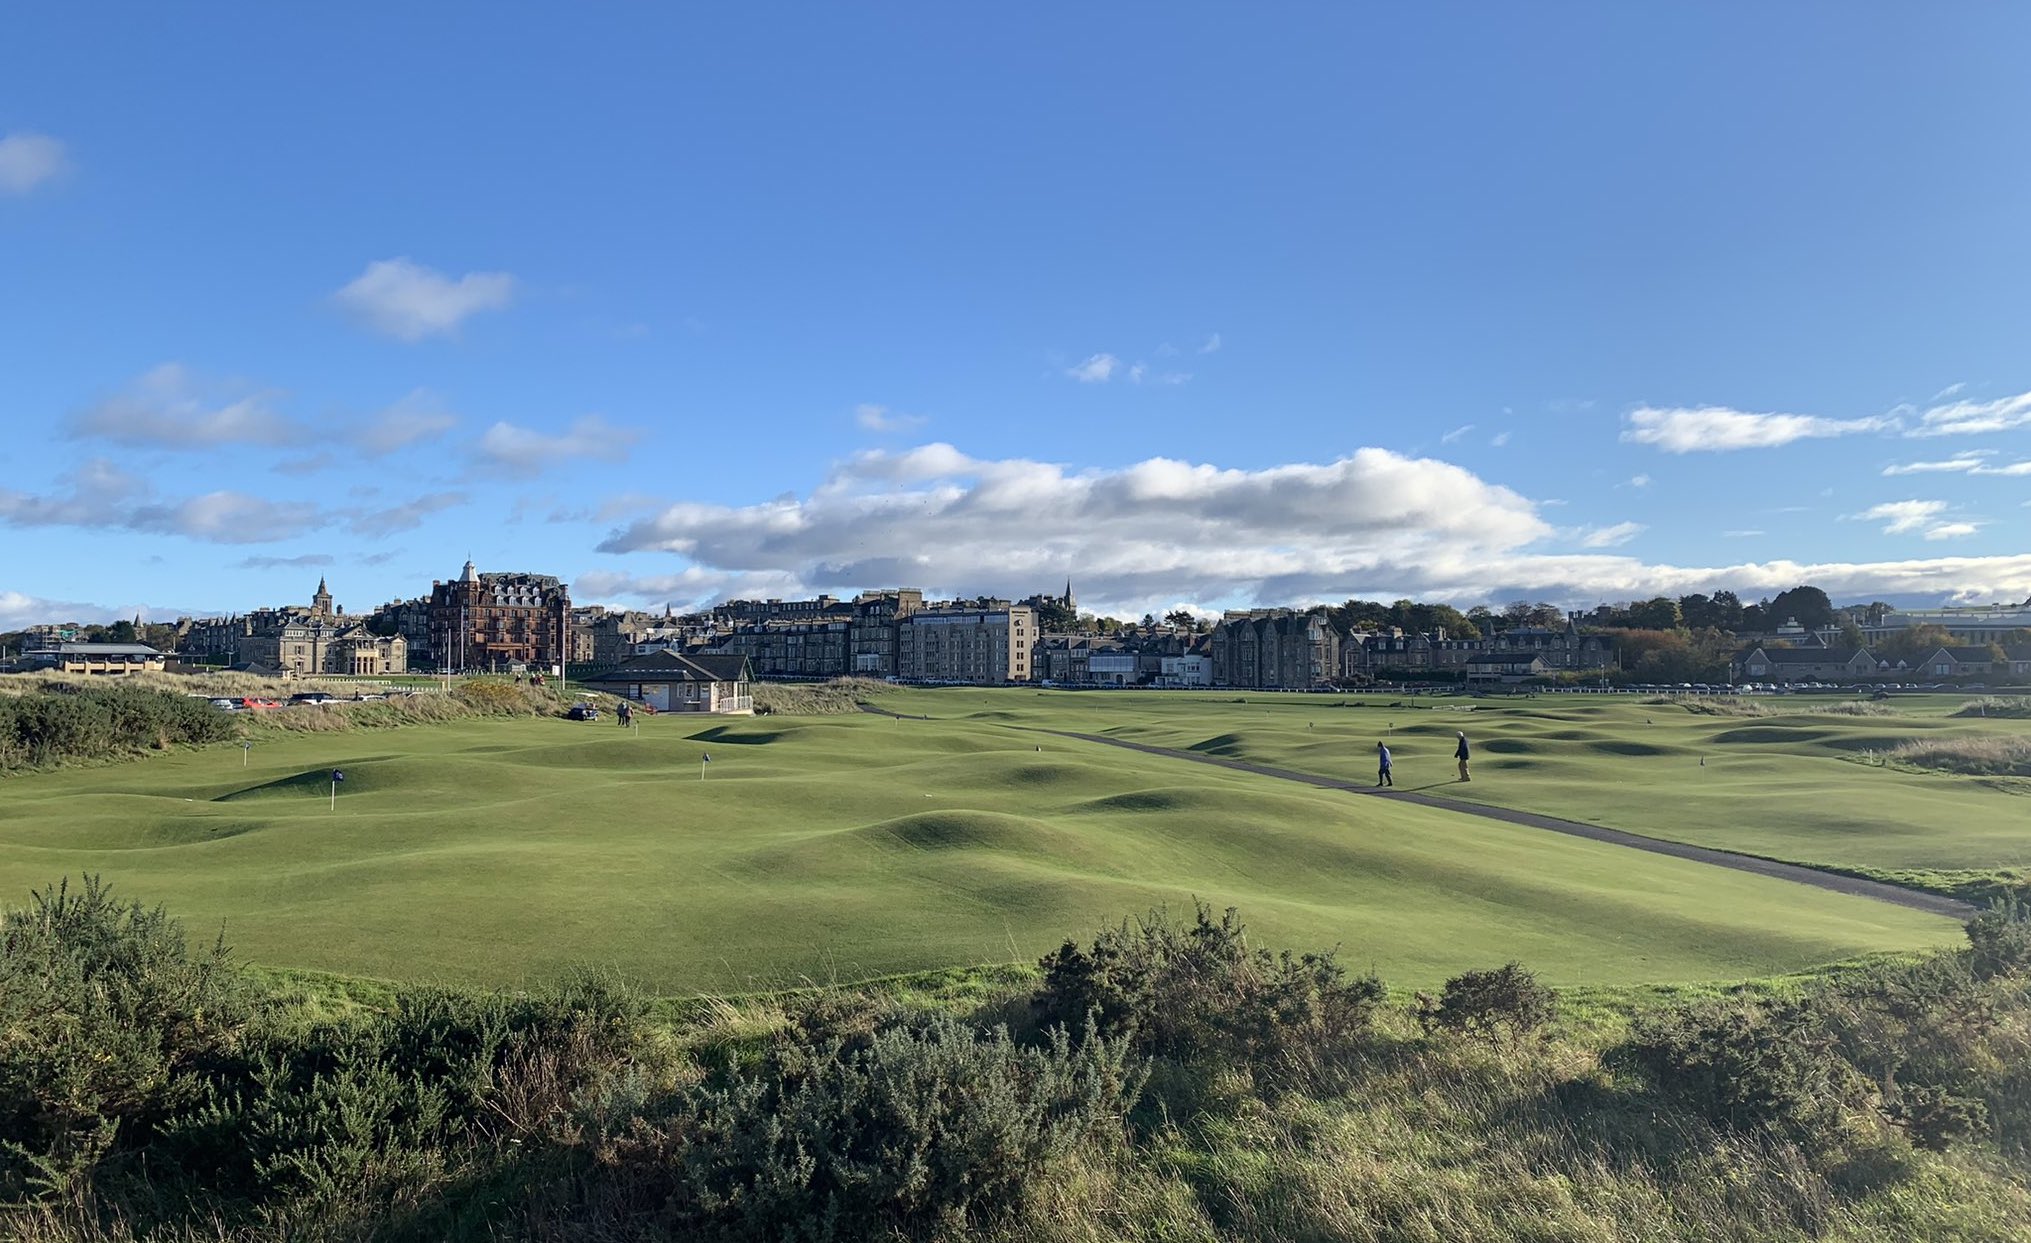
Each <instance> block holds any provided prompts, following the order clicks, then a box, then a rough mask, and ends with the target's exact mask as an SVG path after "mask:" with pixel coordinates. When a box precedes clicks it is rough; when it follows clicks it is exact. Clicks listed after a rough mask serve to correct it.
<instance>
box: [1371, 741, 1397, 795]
mask: <svg viewBox="0 0 2031 1243" xmlns="http://www.w3.org/2000/svg"><path fill="white" fill-rule="evenodd" d="M1375 763H1376V766H1377V767H1376V773H1375V784H1376V785H1378V786H1394V785H1395V784H1396V782H1395V781H1394V780H1392V779H1391V778H1390V775H1389V747H1388V745H1387V744H1385V743H1380V742H1378V743H1376V744H1375Z"/></svg>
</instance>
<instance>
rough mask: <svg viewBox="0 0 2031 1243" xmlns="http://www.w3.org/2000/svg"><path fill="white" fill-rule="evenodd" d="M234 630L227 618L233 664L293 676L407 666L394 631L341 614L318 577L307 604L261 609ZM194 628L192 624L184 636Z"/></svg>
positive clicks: (211, 634) (214, 637)
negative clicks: (386, 631) (374, 627)
mask: <svg viewBox="0 0 2031 1243" xmlns="http://www.w3.org/2000/svg"><path fill="white" fill-rule="evenodd" d="M234 629H235V628H234V627H233V626H232V625H231V624H230V623H229V624H228V626H227V627H226V632H225V637H226V638H228V639H230V640H231V642H232V650H231V651H229V652H226V653H224V655H225V656H226V657H227V659H228V660H229V661H230V662H231V663H233V664H236V665H258V666H262V667H265V668H270V669H281V670H283V671H284V672H287V673H293V674H298V675H306V674H319V673H331V674H345V675H351V676H361V677H371V676H377V675H383V674H391V673H407V672H408V671H409V644H408V642H407V641H406V640H405V639H403V638H402V636H401V635H399V634H396V635H379V634H375V633H374V632H373V631H372V630H370V629H369V628H368V627H367V626H366V625H365V623H363V622H361V621H360V620H359V619H358V618H357V617H347V616H346V615H345V610H344V609H342V608H336V607H334V606H333V604H332V598H331V591H330V590H329V589H328V588H326V586H325V584H324V580H323V579H319V580H317V594H316V595H314V596H312V597H311V601H310V607H309V608H308V609H305V608H301V607H290V608H284V609H263V610H261V611H259V612H257V613H251V614H248V615H247V616H246V617H244V618H241V619H239V621H238V626H237V633H234ZM199 630H200V628H199V626H197V625H193V626H192V627H191V632H190V636H189V637H195V636H196V635H197V634H198V633H199ZM205 630H206V631H207V635H208V641H211V642H217V641H219V636H218V634H217V632H216V631H215V630H214V629H213V628H211V627H209V626H207V627H205ZM213 654H216V653H213Z"/></svg>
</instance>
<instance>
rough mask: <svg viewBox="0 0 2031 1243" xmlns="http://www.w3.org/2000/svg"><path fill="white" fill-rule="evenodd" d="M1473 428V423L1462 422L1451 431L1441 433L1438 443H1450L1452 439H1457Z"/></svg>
mask: <svg viewBox="0 0 2031 1243" xmlns="http://www.w3.org/2000/svg"><path fill="white" fill-rule="evenodd" d="M1473 430H1474V425H1473V424H1472V423H1463V424H1461V425H1460V426H1458V427H1456V428H1454V429H1453V430H1452V431H1450V432H1446V433H1445V434H1443V435H1441V436H1440V437H1439V443H1440V444H1442V445H1449V444H1452V443H1453V442H1454V441H1456V440H1458V439H1459V438H1460V437H1462V436H1465V435H1466V434H1467V433H1468V432H1471V431H1473Z"/></svg>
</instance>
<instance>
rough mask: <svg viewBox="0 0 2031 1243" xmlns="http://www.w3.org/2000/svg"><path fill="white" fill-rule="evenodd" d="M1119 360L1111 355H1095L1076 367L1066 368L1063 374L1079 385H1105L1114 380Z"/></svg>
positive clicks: (1119, 363) (1119, 364)
mask: <svg viewBox="0 0 2031 1243" xmlns="http://www.w3.org/2000/svg"><path fill="white" fill-rule="evenodd" d="M1119 366H1121V360H1120V359H1118V358H1116V357H1115V356H1114V355H1112V354H1095V355H1093V356H1092V357H1090V358H1088V359H1087V360H1086V361H1085V362H1082V363H1080V364H1078V365H1077V366H1073V367H1067V368H1066V369H1065V374H1066V375H1068V376H1070V377H1071V378H1072V379H1074V380H1077V381H1079V383H1081V384H1105V383H1107V382H1108V381H1109V380H1111V379H1113V378H1114V371H1115V368H1117V367H1119Z"/></svg>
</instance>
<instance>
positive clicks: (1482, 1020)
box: [1416, 962, 1558, 1038]
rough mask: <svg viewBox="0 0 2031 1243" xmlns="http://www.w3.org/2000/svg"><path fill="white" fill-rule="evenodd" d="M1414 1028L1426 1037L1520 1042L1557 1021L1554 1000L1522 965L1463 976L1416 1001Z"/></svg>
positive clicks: (1555, 997)
mask: <svg viewBox="0 0 2031 1243" xmlns="http://www.w3.org/2000/svg"><path fill="white" fill-rule="evenodd" d="M1416 1015H1417V1020H1418V1024H1419V1025H1420V1026H1421V1027H1423V1028H1424V1030H1425V1031H1426V1032H1427V1033H1429V1032H1435V1031H1456V1032H1467V1033H1470V1034H1472V1035H1477V1036H1495V1035H1506V1036H1509V1037H1511V1038H1514V1037H1518V1036H1526V1035H1529V1034H1530V1033H1532V1032H1535V1031H1538V1030H1540V1029H1542V1028H1543V1027H1544V1026H1545V1025H1546V1024H1548V1023H1550V1022H1551V1021H1552V1020H1553V1019H1554V1018H1556V1017H1557V1016H1558V994H1557V993H1555V992H1553V991H1552V990H1551V989H1550V988H1548V987H1546V986H1545V985H1543V984H1540V983H1539V982H1538V979H1537V977H1536V976H1535V975H1533V974H1531V973H1530V972H1529V971H1527V970H1525V969H1524V966H1523V964H1522V963H1515V962H1512V963H1510V964H1508V965H1507V966H1503V967H1498V968H1496V969H1495V970H1493V971H1469V972H1466V973H1464V974H1462V975H1456V976H1454V977H1453V978H1452V979H1450V980H1447V981H1446V986H1445V989H1444V990H1443V991H1442V992H1441V993H1440V995H1439V996H1437V997H1433V996H1431V995H1430V994H1427V993H1419V994H1418V995H1417V1003H1416Z"/></svg>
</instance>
